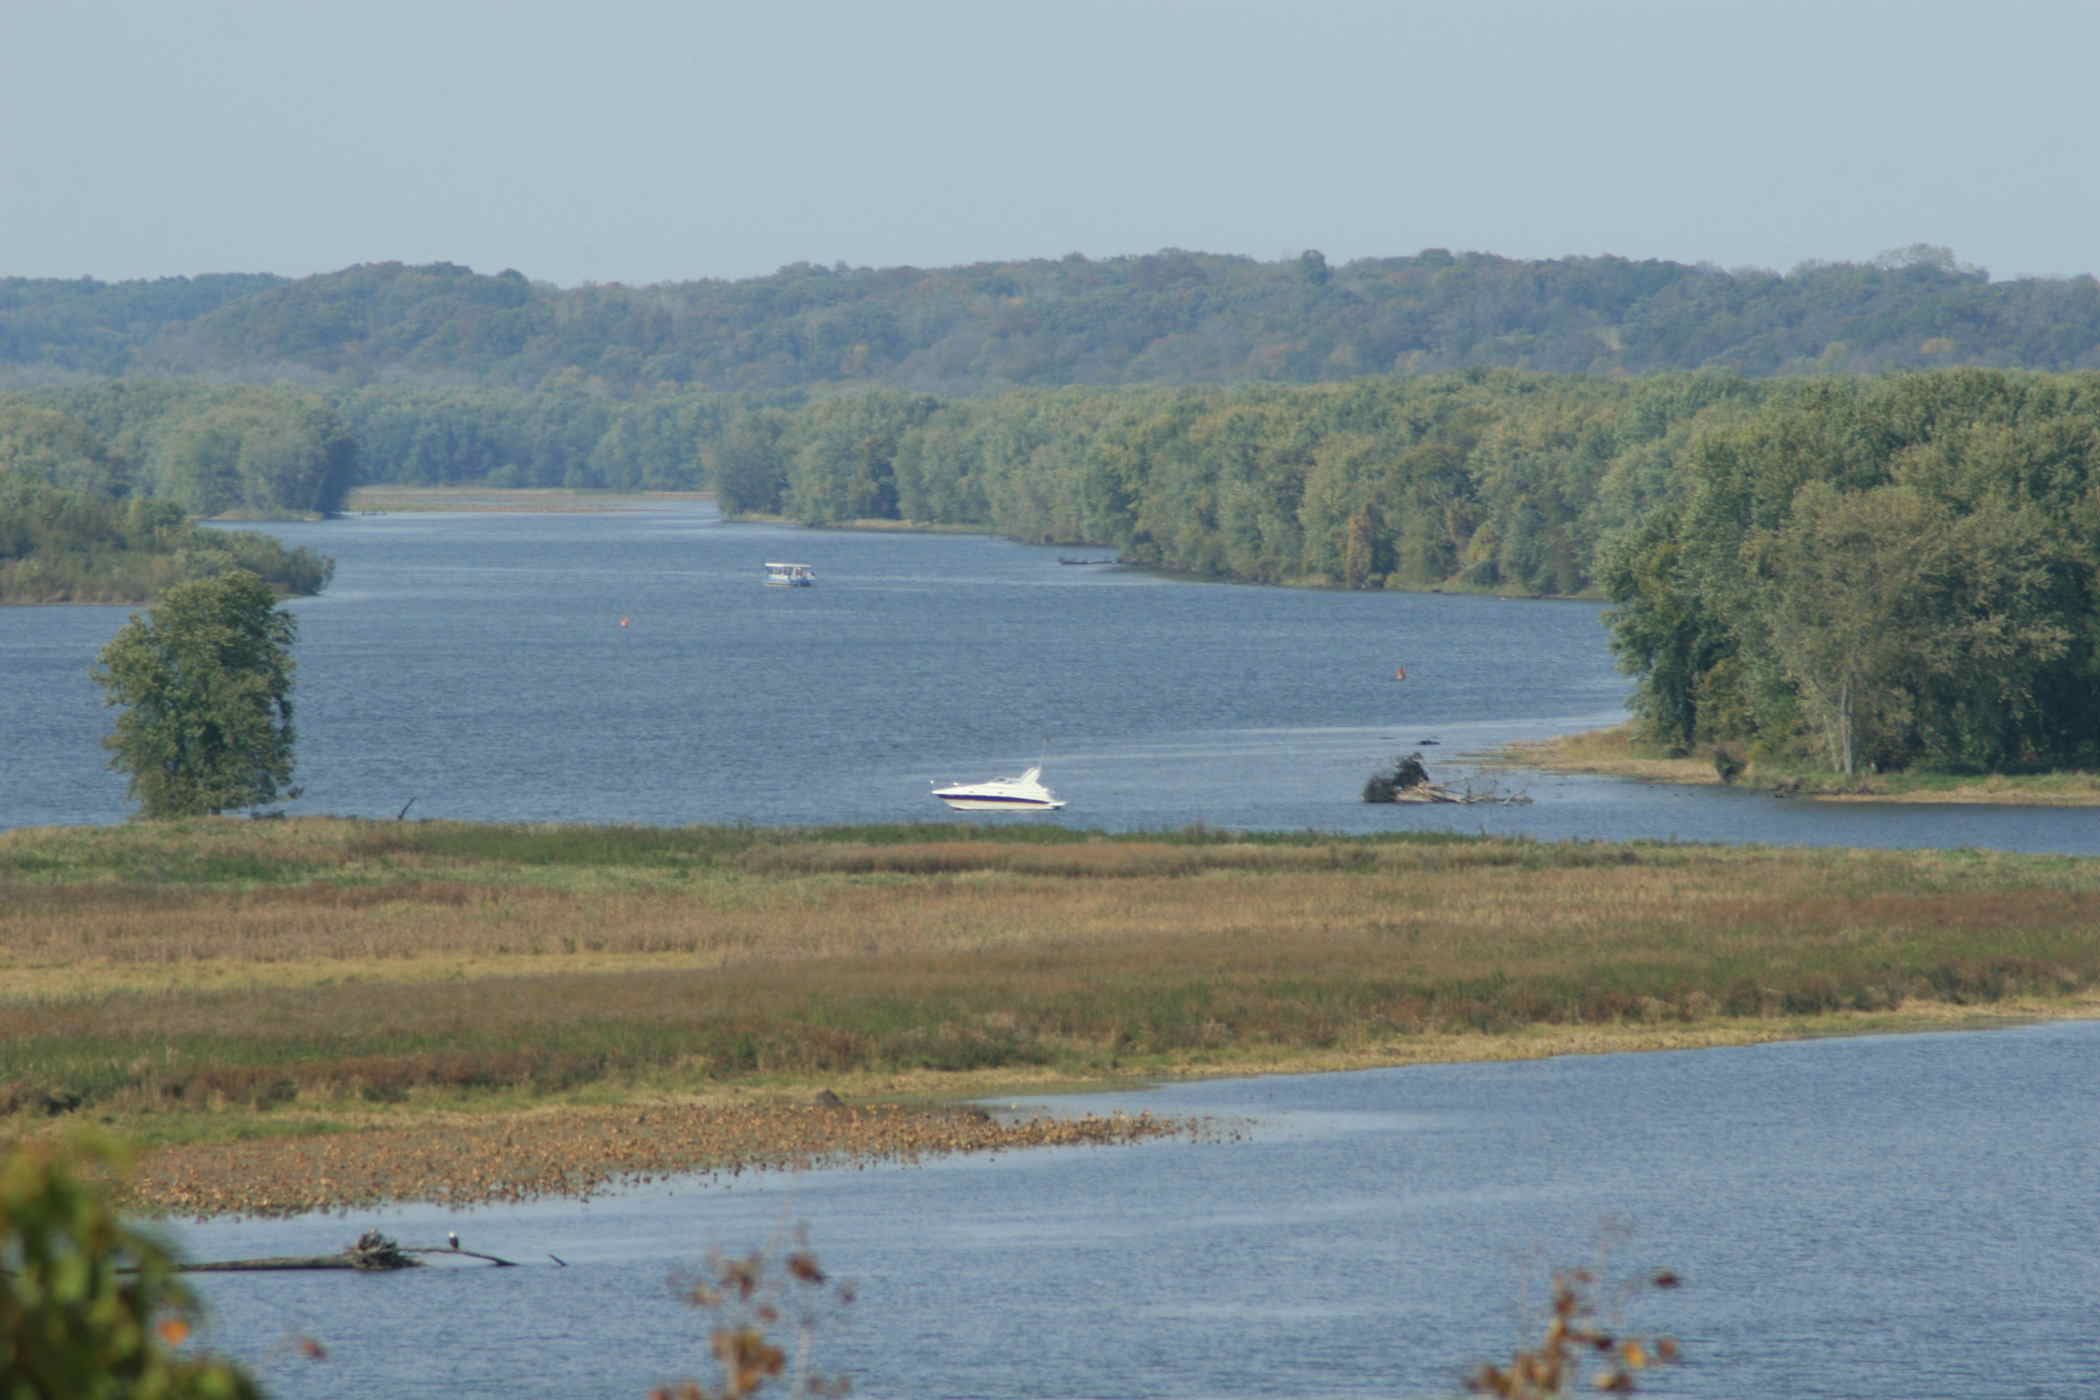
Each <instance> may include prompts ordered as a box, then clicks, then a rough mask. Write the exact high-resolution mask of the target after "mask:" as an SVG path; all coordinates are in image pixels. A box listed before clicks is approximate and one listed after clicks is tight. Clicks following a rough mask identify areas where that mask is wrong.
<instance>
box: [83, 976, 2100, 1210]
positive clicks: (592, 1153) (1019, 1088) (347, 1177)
mask: <svg viewBox="0 0 2100 1400" xmlns="http://www.w3.org/2000/svg"><path fill="white" fill-rule="evenodd" d="M2061 1020H2100V994H2089V995H2086V996H2082V997H2078V998H2070V999H2063V1000H2057V1001H2039V1000H2025V1001H2017V1002H2009V1003H2006V1004H2003V1005H1998V1006H1993V1007H1991V1008H1989V1009H1976V1008H1970V1007H1962V1006H1953V1005H1947V1004H1943V1003H1916V1004H1911V1005H1907V1006H1904V1007H1901V1008H1898V1009H1896V1010H1893V1011H1885V1012H1832V1013H1825V1014H1821V1015H1814V1016H1803V1017H1797V1018H1789V1019H1787V1020H1783V1021H1777V1022H1774V1021H1765V1020H1740V1021H1717V1022H1714V1023H1712V1024H1707V1025H1698V1024H1691V1025H1684V1026H1667V1027H1659V1026H1642V1025H1626V1026H1533V1027H1528V1028H1526V1029H1524V1030H1521V1031H1516V1032H1509V1033H1500V1034H1491V1035H1455V1034H1444V1035H1428V1036H1421V1037H1416V1038H1413V1039H1411V1040H1407V1041H1395V1042H1390V1043H1387V1044H1384V1045H1380V1046H1375V1047H1361V1048H1357V1049H1352V1050H1346V1051H1328V1052H1320V1051H1311V1052H1308V1051H1287V1052H1280V1053H1275V1054H1263V1053H1260V1052H1252V1053H1247V1054H1240V1055H1226V1056H1221V1057H1219V1058H1218V1059H1216V1060H1213V1061H1210V1062H1207V1063H1197V1062H1181V1063H1163V1064H1157V1065H1148V1066H1143V1067H1134V1068H1133V1071H1132V1072H1131V1073H1129V1074H1127V1075H1125V1074H1119V1075H1115V1076H1106V1077H1104V1076H1097V1075H1087V1076H1072V1075H1059V1074H1055V1073H1050V1074H1045V1073H1041V1072H1033V1071H1025V1070H1024V1071H1013V1072H1000V1071H992V1072H982V1073H976V1074H965V1075H961V1076H957V1075H955V1074H952V1073H947V1072H941V1071H920V1072H917V1073H914V1074H905V1075H894V1074H876V1075H869V1074H844V1075H837V1076H830V1077H825V1078H822V1079H819V1078H808V1079H797V1080H794V1081H792V1082H788V1081H783V1082H779V1083H775V1084H772V1085H769V1086H765V1087H755V1086H754V1087H744V1086H732V1087H728V1088H723V1089H718V1090H712V1091H708V1092H704V1093H682V1092H675V1091H662V1090H633V1091H629V1092H625V1093H621V1092H618V1091H615V1092H613V1093H611V1094H607V1093H606V1092H605V1090H604V1089H603V1088H602V1087H601V1088H600V1089H599V1091H598V1092H597V1093H596V1094H595V1095H593V1101H592V1102H575V1103H553V1104H546V1103H543V1104H537V1105H532V1106H529V1107H524V1108H508V1109H495V1110H492V1111H475V1110H473V1109H471V1108H464V1107H460V1106H457V1105H449V1106H436V1105H433V1106H430V1107H416V1106H413V1105H411V1106H408V1107H405V1108H401V1109H397V1110H392V1111H385V1110H366V1111H363V1112H359V1111H356V1110H349V1111H347V1112H343V1111H337V1112H331V1111H330V1108H329V1106H327V1105H316V1106H315V1109H314V1119H315V1120H318V1121H310V1124H309V1125H310V1126H312V1127H315V1128H322V1127H323V1125H324V1124H325V1125H327V1130H321V1131H308V1132H300V1131H298V1130H297V1125H295V1124H293V1123H289V1122H286V1123H283V1124H282V1126H284V1127H286V1128H290V1129H292V1131H289V1132H283V1133H279V1134H275V1135H270V1136H253V1137H242V1138H237V1139H233V1140H227V1141H199V1142H188V1143H179V1144H171V1145H166V1146H161V1147H158V1148H151V1149H147V1150H144V1151H142V1152H141V1153H140V1155H139V1167H138V1170H137V1171H136V1172H135V1174H134V1175H133V1177H132V1178H131V1180H130V1182H129V1183H128V1185H127V1186H126V1188H125V1189H124V1191H123V1192H122V1195H121V1200H122V1203H123V1204H124V1206H125V1207H126V1208H127V1209H129V1210H133V1211H137V1212H139V1213H141V1214H144V1215H148V1216H154V1217H163V1218H184V1219H190V1220H194V1221H198V1222H203V1221H207V1220H214V1219H244V1218H284V1217H290V1216H295V1215H304V1214H322V1213H333V1214H343V1213H347V1212H349V1211H352V1210H359V1209H389V1208H395V1207H400V1206H409V1205H438V1206H445V1207H449V1208H453V1209H459V1210H472V1209H475V1208H478V1207H484V1206H494V1205H504V1204H518V1203H522V1202H526V1201H545V1200H571V1201H577V1202H588V1201H590V1200H591V1199H593V1198H594V1197H596V1196H599V1195H602V1194H605V1193H608V1192H613V1191H618V1190H622V1189H625V1188H626V1187H629V1186H633V1185H640V1184H649V1183H662V1182H663V1181H665V1180H666V1179H667V1178H670V1177H693V1178H696V1179H704V1180H699V1181H696V1185H699V1186H702V1187H704V1186H706V1185H711V1184H713V1183H714V1182H715V1181H716V1180H718V1179H721V1178H725V1177H731V1178H733V1177H735V1176H737V1175H740V1174H742V1173H743V1172H747V1171H785V1172H793V1171H802V1170H812V1169H822V1168H836V1167H845V1166H852V1167H856V1168H858V1167H866V1166H876V1165H915V1164H917V1163H919V1162H921V1161H923V1160H926V1159H929V1158H939V1157H945V1156H953V1155H964V1154H971V1153H998V1152H1013V1151H1023V1150H1027V1149H1030V1148H1037V1147H1060V1146H1098V1147H1115V1146H1122V1145H1128V1144H1132V1143H1137V1142H1143V1141H1150V1140H1155V1139H1159V1138H1165V1137H1178V1138H1184V1139H1187V1140H1190V1141H1215V1140H1219V1139H1221V1138H1229V1137H1232V1136H1236V1135H1237V1131H1236V1130H1234V1129H1231V1128H1228V1127H1226V1126H1223V1125H1220V1124H1218V1123H1216V1122H1213V1121H1211V1120H1206V1119H1188V1118H1174V1117H1166V1116H1160V1115H1155V1114H1152V1113H1149V1112H1139V1113H1135V1114H1130V1113H1123V1112H1120V1111H1119V1112H1117V1113H1114V1114H1110V1115H1105V1116H1104V1115H1101V1114H1096V1113H1085V1114H1077V1115H1063V1114H1056V1113H1029V1114H1026V1116H1023V1109H1022V1107H1021V1102H1020V1101H1022V1100H1041V1099H1046V1098H1072V1097H1082V1096H1086V1095H1092V1094H1102V1093H1114V1092H1119V1091H1122V1092H1144V1091H1146V1090H1150V1089H1156V1088H1160V1087H1163V1086H1166V1085H1169V1084H1176V1083H1190V1082H1199V1081H1207V1080H1219V1079H1242V1078H1270V1077H1276V1076H1284V1075H1311V1074H1337V1073H1354V1072H1361V1071H1366V1070H1377V1069H1404V1068H1413V1067H1417V1066H1429V1065H1446V1064H1478V1063H1494V1062H1508V1061H1519V1060H1545V1059H1554V1058H1560V1057H1563V1056H1570V1055H1597V1054H1638V1053H1649V1052H1668V1051H1687V1050H1709V1049H1725V1048H1731V1047H1740V1046H1747V1045H1762V1044H1773V1043H1778V1042H1784V1041H1797V1040H1810V1039H1824V1038H1838V1037H1847V1036H1866V1035H1912V1034H1925V1033H1932V1032H1950V1031H1958V1032H1984V1031H1993V1030H2009V1029H2016V1028H2018V1027H2021V1026H2030V1025H2039V1024H2044V1023H2047V1022H2050V1021H2061ZM834 1086H836V1087H834ZM998 1099H1006V1100H1009V1101H1010V1102H1009V1103H1008V1105H1006V1106H1005V1107H1004V1108H1003V1109H1002V1108H1000V1107H999V1106H997V1105H996V1104H994V1103H993V1102H992V1101H995V1100H998ZM280 1112H296V1110H280ZM346 1118H347V1119H349V1120H350V1121H345V1119H346Z"/></svg>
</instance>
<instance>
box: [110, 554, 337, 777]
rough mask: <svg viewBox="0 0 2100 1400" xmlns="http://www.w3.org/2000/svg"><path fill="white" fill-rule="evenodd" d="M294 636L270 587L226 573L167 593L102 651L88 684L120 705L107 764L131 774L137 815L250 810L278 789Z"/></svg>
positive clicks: (287, 766) (285, 767) (286, 740)
mask: <svg viewBox="0 0 2100 1400" xmlns="http://www.w3.org/2000/svg"><path fill="white" fill-rule="evenodd" d="M296 631H297V623H296V620H295V619H294V618H293V617H292V615H291V614H290V613H288V612H285V611H284V610H283V609H281V608H279V607H278V606H277V596H276V595H275V594H274V593H272V592H271V591H270V587H269V585H268V584H266V583H264V582H263V581H262V580H261V579H259V578H257V577H256V576H255V575H254V574H251V573H249V572H247V571H246V570H235V571H233V572H230V573H225V574H221V575H219V576H218V577H216V578H209V579H196V580H192V581H190V582H188V583H180V584H177V585H175V586H174V587H172V588H170V589H168V591H167V592H166V593H164V594H162V595H161V599H160V602H159V603H158V604H156V605H155V606H154V607H153V608H152V609H151V610H150V611H149V612H147V613H146V614H145V615H143V616H141V615H140V614H137V613H133V614H132V617H131V621H130V622H128V623H126V624H125V625H124V627H123V628H122V629H121V630H120V631H119V632H118V633H117V635H116V636H115V637H114V638H112V639H111V640H110V643H109V645H108V646H106V647H104V648H103V649H102V655H101V665H100V666H98V667H97V668H96V670H95V672H94V678H95V683H96V684H97V685H100V686H101V687H103V689H104V690H105V691H107V692H108V695H107V699H108V703H109V704H111V705H120V706H123V707H125V708H124V713H122V714H121V715H119V716H118V717H117V724H116V729H115V732H113V733H112V734H111V735H110V736H109V738H108V739H107V740H106V743H107V744H108V747H109V748H110V750H111V757H110V762H109V766H110V767H111V768H113V769H116V770H118V771H119V772H124V773H128V774H130V775H131V782H130V791H131V796H132V797H133V799H134V800H136V801H137V802H138V803H139V808H140V812H139V814H140V815H141V816H144V817H183V816H198V815H202V814H206V813H218V812H224V811H228V810H231V809H233V808H238V807H254V806H257V805H260V804H262V803H265V802H271V801H274V800H275V799H276V798H277V796H278V794H279V793H280V792H281V791H284V790H285V787H286V785H287V784H288V783H289V782H290V781H291V776H292V699H291V692H292V672H293V670H294V662H293V660H292V654H291V648H292V639H293V637H294V635H295V634H296ZM287 795H293V796H295V795H296V792H295V791H294V792H291V793H288V794H287Z"/></svg>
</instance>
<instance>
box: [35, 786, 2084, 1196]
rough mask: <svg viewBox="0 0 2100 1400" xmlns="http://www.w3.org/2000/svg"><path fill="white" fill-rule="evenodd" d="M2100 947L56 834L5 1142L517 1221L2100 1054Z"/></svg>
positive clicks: (1457, 877)
mask: <svg viewBox="0 0 2100 1400" xmlns="http://www.w3.org/2000/svg"><path fill="white" fill-rule="evenodd" d="M2096 923H2100V862H2095V861H2090V860H2078V859H2069V858H2062V857H2046V856H2018V855H2004V854H1991V853H1984V852H1977V851H1959V852H1869V851H1841V850H1774V849H1766V848H1759V847H1730V848H1722V847H1697V846H1680V845H1673V844H1658V843H1629V844H1617V845H1595V844H1567V845H1549V844H1541V843H1534V842H1526V841H1505V840H1491V839H1485V838H1463V837H1453V836H1446V835H1412V836H1409V835H1396V836H1392V837H1379V838H1342V837H1328V836H1320V835H1316V834H1301V835H1296V836H1272V837H1249V836H1240V835H1229V834H1225V833H1216V832H1208V831H1200V830H1198V831H1185V832H1175V833H1154V834H1133V835H1127V836H1121V835H1119V836H1109V835H1102V834H1099V833H1085V832H1074V831H1068V830H1065V829H1062V828H1045V829H1040V830H1037V829H1031V830H1029V831H1026V832H1005V831H1002V832H998V833H988V832H981V831H979V830H977V829H975V828H968V827H962V828H958V827H953V826H930V827H920V826H912V827H870V828H819V829H807V830H796V829H783V830H758V829H751V828H706V827H696V828H683V829H676V830H666V829H646V828H599V827H518V826H485V825H470V824H461V823H440V822H431V823H412V822H373V821H346V820H334V819H299V820H277V821H267V822H261V821H234V820H227V819H198V820H193V821H185V822H174V823H136V824H131V825H127V826H124V827H121V828H105V829H80V830H73V829H36V830H18V831H11V832H6V833H0V960H4V963H0V972H4V977H0V986H4V989H5V990H4V991H0V1085H4V1086H5V1090H4V1094H5V1100H6V1103H5V1106H6V1108H7V1109H8V1110H9V1112H8V1114H7V1116H6V1117H5V1118H0V1123H4V1125H5V1126H4V1128H0V1132H5V1133H6V1134H7V1135H9V1136H11V1137H13V1138H18V1139H19V1138H24V1137H32V1136H37V1135H41V1134H44V1133H48V1132H50V1131H54V1130H55V1129H56V1127H57V1126H58V1125H61V1124H63V1123H66V1122H69V1121H74V1120H77V1119H81V1118H87V1119H92V1120H97V1121H101V1122H104V1123H106V1124H107V1125H109V1126H112V1127H116V1128H119V1129H121V1130H123V1131H125V1132H127V1133H129V1134H132V1135H134V1136H136V1137H138V1138H140V1139H141V1140H142V1141H144V1142H145V1143H146V1144H148V1145H149V1147H150V1149H151V1150H150V1151H149V1154H148V1157H147V1161H146V1167H145V1172H146V1174H145V1176H144V1177H143V1178H142V1182H143V1183H144V1184H143V1185H142V1187H141V1190H142V1192H143V1193H144V1194H143V1195H142V1198H141V1199H142V1200H144V1201H146V1202H147V1203H149V1204H157V1205H159V1206H161V1207H163V1208H174V1209H181V1210H192V1211H199V1212H205V1213H209V1212H211V1211H215V1210H238V1209H262V1208H292V1207H293V1205H296V1207H297V1208H311V1207H313V1206H315V1205H317V1204H325V1202H326V1200H327V1199H329V1198H330V1197H331V1194H333V1196H334V1197H337V1198H340V1199H342V1200H345V1201H351V1200H356V1201H364V1200H368V1199H372V1198H374V1197H386V1196H390V1195H396V1194H400V1195H407V1196H411V1197H416V1198H424V1199H462V1200H466V1199H492V1198H498V1197H502V1198H508V1197H509V1196H511V1195H517V1194H533V1193H536V1192H540V1191H548V1190H555V1191H559V1190H564V1189H583V1190H588V1189H590V1184H591V1183H592V1182H595V1181H601V1180H603V1179H605V1176H606V1175H608V1174H610V1175H618V1174H619V1173H621V1172H623V1171H635V1172H663V1171H668V1170H674V1169H691V1168H700V1167H705V1166H709V1165H715V1166H723V1167H728V1166H733V1165H735V1164H736V1163H737V1162H738V1161H739V1160H745V1159H748V1158H750V1157H751V1155H752V1154H753V1153H754V1152H756V1151H758V1150H759V1149H757V1148H755V1147H754V1146H753V1145H752V1144H753V1143H754V1142H758V1141H760V1140H762V1139H763V1138H764V1137H765V1135H766V1133H767V1132H768V1131H771V1130H770V1129H766V1128H764V1127H763V1126H748V1125H749V1124H754V1123H758V1122H759V1120H758V1119H756V1118H750V1119H745V1118H739V1116H738V1115H739V1114H759V1113H761V1111H763V1112H766V1113H775V1114H779V1115H784V1116H780V1117H779V1119H778V1122H779V1123H782V1124H785V1123H800V1124H803V1125H805V1127H806V1125H807V1122H808V1120H809V1119H810V1116H811V1114H810V1101H811V1099H812V1097H813V1096H814V1095H815V1094H816V1093H817V1091H818V1090H820V1089H831V1090H834V1091H835V1092H836V1093H837V1094H838V1095H839V1096H841V1097H842V1098H843V1099H844V1100H845V1101H846V1103H848V1104H850V1105H870V1104H872V1103H875V1102H878V1101H887V1102H895V1101H899V1100H907V1101H908V1100H923V1099H925V1098H927V1097H934V1098H947V1097H955V1096H971V1095H975V1096H982V1095H988V1094H996V1093H999V1092H1000V1091H1002V1090H1004V1091H1006V1092H1009V1093H1011V1092H1016V1091H1020V1090H1027V1091H1030V1092H1033V1091H1035V1090H1040V1089H1044V1088H1050V1087H1056V1086H1060V1085H1064V1086H1080V1085H1096V1084H1101V1083H1104V1082H1114V1081H1118V1080H1122V1079H1143V1078H1147V1077H1155V1076H1165V1075H1180V1074H1231V1073H1255V1072H1262V1071H1267V1070H1273V1069H1283V1068H1290V1069H1311V1068H1341V1067H1355V1068H1361V1067H1368V1066H1372V1065H1380V1064H1398V1063H1407V1062H1411V1061H1416V1060H1429V1059H1463V1058H1488V1057H1499V1056H1506V1055H1535V1054H1545V1053H1555V1052H1563V1051H1579V1050H1585V1049H1630V1048H1638V1047H1642V1046H1678V1047H1681V1046H1689V1045H1695V1044H1701V1043H1726V1042H1739V1041H1743V1040H1753V1039H1761V1038H1777V1037H1783V1036H1792V1035H1800V1034H1807V1033H1815V1032H1818V1031H1822V1030H1833V1029H1841V1030H1866V1029H1876V1028H1890V1027H1897V1026H1905V1025H1918V1024H1925V1023H1927V1022H1928V1021H1935V1020H1936V1022H1937V1023H1964V1018H1991V1017H1999V1018H2010V1017H2023V1016H2036V1015H2053V1014H2080V1013H2083V1014H2092V1013H2093V1012H2094V1010H2095V1009H2096V1008H2100V1000H2096V999H2095V989H2096V988H2100V948H2096V947H2095V945H2094V943H2093V940H2092V939H2091V936H2090V931H2091V929H2092V928H2093V927H2095V925H2096ZM1937 1018H1945V1019H1944V1020H1937ZM659 1113H664V1114H679V1115H683V1116H682V1117H666V1118H663V1119H662V1120H660V1121H659V1120H658V1117H657V1115H658V1114H659ZM817 1117H818V1119H819V1121H820V1123H829V1124H832V1125H833V1127H834V1129H835V1130H836V1131H839V1132H843V1131H844V1128H843V1126H842V1125H843V1124H844V1123H846V1122H847V1121H848V1120H846V1119H842V1118H838V1117H837V1116H836V1115H832V1116H826V1115H821V1114H820V1115H817ZM710 1122H712V1123H714V1124H715V1125H716V1126H717V1128H718V1130H719V1131H717V1132H715V1133H714V1134H713V1135H712V1136H710V1134H709V1132H708V1131H705V1130H704V1129H703V1126H702V1125H704V1124H707V1123H710ZM674 1123H675V1124H678V1125H680V1126H679V1129H678V1131H677V1132H670V1131H667V1130H666V1127H665V1125H668V1124H674ZM652 1125H654V1126H652ZM795 1131H796V1132H798V1133H799V1132H803V1131H804V1128H797V1129H795ZM830 1140H831V1141H833V1142H835V1143H837V1144H838V1147H837V1150H839V1151H848V1152H850V1151H852V1150H853V1148H852V1147H851V1146H850V1141H849V1140H848V1139H845V1138H841V1137H834V1138H832V1139H830ZM795 1141H798V1142H800V1141H804V1139H802V1138H796V1139H795ZM419 1142H420V1143H422V1144H424V1146H423V1147H422V1148H414V1147H413V1146H412V1145H413V1144H415V1143H419ZM433 1142H435V1143H437V1144H438V1146H437V1147H431V1146H430V1144H431V1143H433ZM446 1142H453V1143H461V1142H471V1143H481V1144H486V1145H488V1146H487V1150H486V1151H485V1152H484V1151H482V1150H481V1149H478V1148H477V1150H476V1151H474V1152H471V1153H466V1154H464V1155H462V1154H459V1153H451V1154H449V1155H448V1153H447V1152H445V1151H444V1150H443V1144H444V1143H446ZM499 1142H500V1143H503V1144H506V1147H505V1149H504V1150H503V1151H498V1150H497V1149H496V1148H495V1146H494V1145H493V1144H496V1143H499ZM667 1144H682V1145H683V1149H682V1150H676V1149H674V1147H672V1146H667ZM808 1150H811V1151H816V1150H818V1149H808ZM785 1151H786V1155H789V1156H792V1155H794V1150H785ZM506 1153H507V1154H509V1155H506ZM767 1160H771V1159H767ZM156 1162H158V1163H160V1164H161V1166H160V1167H159V1168H156V1166H155V1164H156ZM447 1162H449V1163H450V1164H451V1165H450V1166H447V1165H445V1164H446V1163H447ZM156 1170H159V1171H160V1172H161V1175H159V1176H157V1177H156V1176H155V1175H154V1172H155V1171H156ZM594 1171H595V1172H596V1173H597V1174H596V1175H593V1172H594ZM258 1174H259V1175H258ZM155 1182H158V1183H160V1184H159V1185H158V1186H156V1185H154V1183H155ZM455 1192H456V1193H458V1194H457V1195H454V1194H448V1193H455ZM477 1193H478V1194H477Z"/></svg>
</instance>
